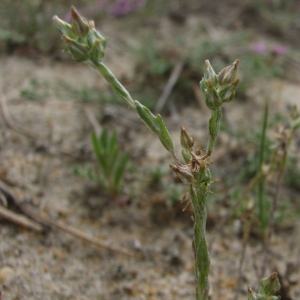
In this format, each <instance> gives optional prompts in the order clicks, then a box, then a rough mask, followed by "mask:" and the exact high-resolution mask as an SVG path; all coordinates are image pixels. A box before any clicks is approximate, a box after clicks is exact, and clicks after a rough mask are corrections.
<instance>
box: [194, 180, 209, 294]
mask: <svg viewBox="0 0 300 300" xmlns="http://www.w3.org/2000/svg"><path fill="white" fill-rule="evenodd" d="M190 195H191V202H192V206H193V210H194V241H193V248H194V254H195V276H196V280H197V287H196V299H197V300H207V299H208V293H209V281H208V275H209V269H210V258H209V253H208V248H207V243H206V238H205V228H206V217H207V210H206V197H207V187H205V188H204V190H202V189H201V190H196V189H195V188H194V187H193V186H192V185H191V187H190Z"/></svg>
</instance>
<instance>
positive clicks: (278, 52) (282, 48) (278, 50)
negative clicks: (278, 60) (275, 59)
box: [272, 45, 287, 55]
mask: <svg viewBox="0 0 300 300" xmlns="http://www.w3.org/2000/svg"><path fill="white" fill-rule="evenodd" d="M286 52H287V48H286V47H285V46H283V45H279V46H277V47H275V48H273V49H272V53H273V54H275V55H285V54H286Z"/></svg>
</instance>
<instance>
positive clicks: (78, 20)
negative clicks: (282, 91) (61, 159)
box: [54, 7, 255, 300]
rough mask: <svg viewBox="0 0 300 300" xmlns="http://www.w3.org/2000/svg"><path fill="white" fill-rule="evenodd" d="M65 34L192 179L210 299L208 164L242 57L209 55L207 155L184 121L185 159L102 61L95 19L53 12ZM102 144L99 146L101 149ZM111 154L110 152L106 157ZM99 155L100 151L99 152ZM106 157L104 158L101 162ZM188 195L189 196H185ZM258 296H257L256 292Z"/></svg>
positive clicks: (198, 265) (202, 277)
mask: <svg viewBox="0 0 300 300" xmlns="http://www.w3.org/2000/svg"><path fill="white" fill-rule="evenodd" d="M54 22H55V23H56V25H57V27H58V29H59V30H60V32H61V34H62V38H63V40H64V41H65V43H66V49H65V52H67V53H70V54H71V55H72V57H73V59H74V60H75V61H78V62H85V63H87V64H88V65H90V66H92V67H93V68H94V69H96V70H97V71H98V72H99V73H100V74H101V75H102V76H103V77H104V78H105V80H106V81H107V82H108V83H109V84H110V85H111V87H112V89H113V90H114V91H115V92H116V93H117V94H118V95H119V96H120V97H121V98H122V99H123V101H124V102H125V103H126V104H127V106H129V107H130V108H132V109H133V110H135V111H136V112H137V114H138V115H139V116H140V118H141V119H142V121H143V122H144V123H145V124H146V126H147V127H148V128H149V129H150V130H151V131H152V132H153V133H155V134H156V135H157V137H158V139H159V140H160V141H161V143H162V145H163V147H165V149H166V150H167V151H168V152H169V153H170V155H171V157H172V158H173V160H174V163H173V164H171V165H170V168H171V169H172V170H173V171H174V172H175V174H176V176H177V178H178V179H179V180H180V181H182V182H184V183H185V184H187V185H188V187H189V199H190V203H191V205H192V208H193V212H194V217H193V219H194V239H193V251H194V254H195V276H196V282H197V284H196V299H197V300H207V299H208V295H209V289H210V285H209V280H208V276H209V270H210V257H209V253H208V247H207V243H206V217H207V212H206V201H207V196H208V193H209V192H210V186H211V184H212V181H211V174H210V170H209V166H210V164H211V162H210V157H211V154H212V152H213V149H214V146H215V143H216V139H217V137H218V134H219V131H220V124H221V118H222V105H223V104H225V103H227V102H230V101H231V100H232V99H233V98H234V96H235V91H236V87H237V85H238V83H239V79H238V78H236V75H237V67H238V64H239V60H236V61H235V62H234V63H233V64H231V65H230V66H228V67H226V68H224V69H223V70H222V71H221V72H220V73H219V74H216V73H215V71H214V70H213V68H212V66H211V65H210V63H209V61H208V60H206V61H205V63H206V71H205V74H204V77H203V78H202V80H201V81H200V88H201V90H202V92H203V94H204V98H205V103H206V105H207V107H208V108H209V109H210V112H211V118H210V120H209V140H208V146H207V151H206V153H205V154H204V155H202V153H201V149H194V141H193V138H192V137H191V136H189V134H188V133H187V131H186V130H185V128H184V127H181V134H180V137H181V138H180V140H181V146H182V149H183V151H182V154H183V159H184V162H185V163H182V162H180V160H179V159H178V158H177V155H176V153H175V149H174V145H173V141H172V139H171V136H170V134H169V132H168V130H167V128H166V125H165V123H164V121H163V119H162V117H161V116H160V115H159V114H158V115H156V116H155V115H153V114H152V112H151V111H150V110H149V109H148V108H147V107H145V106H144V105H142V104H141V103H140V102H139V101H137V100H133V99H132V97H131V95H130V94H129V92H128V91H127V90H126V89H125V87H124V86H123V85H122V84H121V83H120V82H119V81H118V80H117V78H116V77H115V76H114V74H113V73H112V72H111V71H110V70H109V69H108V68H107V67H106V65H104V64H103V62H102V59H103V57H104V54H105V47H106V44H107V39H106V38H105V37H104V36H102V35H101V34H100V32H99V31H97V30H96V28H95V24H94V22H93V21H87V20H86V19H84V18H83V17H81V16H80V15H79V14H78V12H77V10H76V9H75V8H74V7H72V23H71V24H68V23H66V22H64V21H62V20H61V19H59V18H58V17H57V16H55V17H54ZM93 140H94V146H95V145H96V146H97V147H98V145H99V144H98V143H96V142H97V140H96V137H95V136H94V137H93ZM98 150H99V149H97V151H96V153H97V152H98ZM103 158H105V159H107V158H106V157H105V155H104V156H103V157H102V158H101V160H103ZM98 160H99V157H98ZM101 163H102V162H101ZM186 198H187V199H188V197H186ZM254 299H255V298H254Z"/></svg>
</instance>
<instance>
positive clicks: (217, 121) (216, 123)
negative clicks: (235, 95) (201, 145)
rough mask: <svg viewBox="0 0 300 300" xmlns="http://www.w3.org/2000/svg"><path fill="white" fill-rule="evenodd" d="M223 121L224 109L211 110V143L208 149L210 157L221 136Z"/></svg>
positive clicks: (209, 142)
mask: <svg viewBox="0 0 300 300" xmlns="http://www.w3.org/2000/svg"><path fill="white" fill-rule="evenodd" d="M221 120H222V108H221V107H218V108H215V109H211V118H210V120H209V141H208V148H207V154H208V155H209V156H210V154H211V153H212V151H213V148H214V145H215V142H216V139H217V137H218V135H219V132H220V126H221Z"/></svg>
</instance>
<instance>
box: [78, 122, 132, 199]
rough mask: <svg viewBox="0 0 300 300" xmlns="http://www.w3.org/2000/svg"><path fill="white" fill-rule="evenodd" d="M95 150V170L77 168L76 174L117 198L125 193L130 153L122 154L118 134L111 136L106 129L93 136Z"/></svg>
mask: <svg viewBox="0 0 300 300" xmlns="http://www.w3.org/2000/svg"><path fill="white" fill-rule="evenodd" d="M92 143H93V150H94V153H95V156H96V159H97V165H96V166H95V167H94V168H89V167H83V168H82V167H76V168H74V173H75V174H76V175H79V176H82V177H85V178H87V179H90V180H92V181H95V182H96V183H97V184H98V186H99V187H101V188H102V189H104V190H105V191H106V192H107V193H108V194H109V195H110V196H112V197H115V196H117V195H119V194H120V193H122V191H123V187H124V185H123V176H124V172H125V170H126V166H127V163H128V160H129V154H128V153H122V151H121V149H120V148H119V146H118V144H117V133H116V132H115V131H114V132H112V133H111V134H110V133H109V132H108V130H107V129H106V128H104V129H103V130H102V132H101V134H100V135H99V136H98V135H97V134H96V133H93V134H92Z"/></svg>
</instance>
